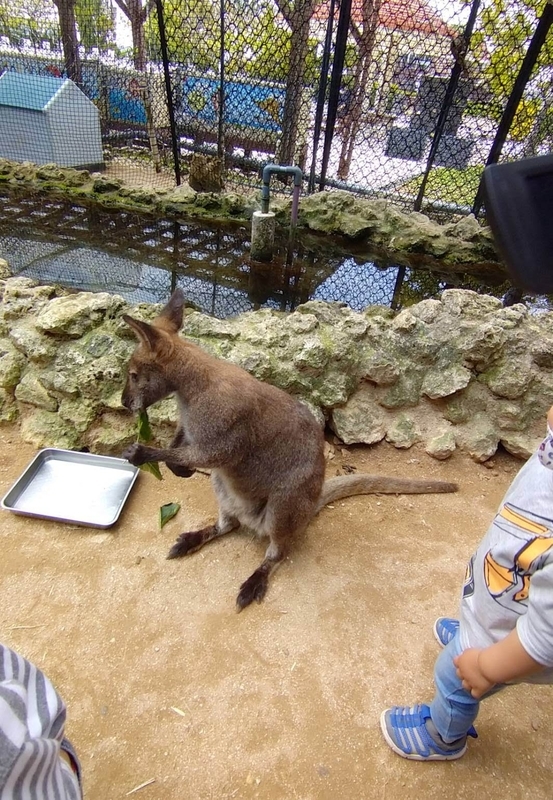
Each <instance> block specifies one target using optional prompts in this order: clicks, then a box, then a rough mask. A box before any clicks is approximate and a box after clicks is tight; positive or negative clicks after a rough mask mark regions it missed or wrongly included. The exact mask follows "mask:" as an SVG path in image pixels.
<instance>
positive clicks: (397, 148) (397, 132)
mask: <svg viewBox="0 0 553 800" xmlns="http://www.w3.org/2000/svg"><path fill="white" fill-rule="evenodd" d="M426 143H427V139H426V137H425V135H424V133H423V132H422V131H417V130H411V129H410V128H395V127H394V128H392V129H391V130H390V133H389V134H388V141H387V142H386V150H385V155H387V156H388V157H389V158H404V159H406V160H407V161H420V160H421V158H422V156H423V153H424V150H425V146H426Z"/></svg>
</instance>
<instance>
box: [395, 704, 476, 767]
mask: <svg viewBox="0 0 553 800" xmlns="http://www.w3.org/2000/svg"><path fill="white" fill-rule="evenodd" d="M380 727H381V728H382V733H383V734H384V738H385V739H386V742H387V744H388V745H389V746H390V747H391V748H392V750H393V751H394V753H397V754H398V756H401V757H402V758H409V759H411V760H412V761H454V760H455V759H456V758H461V756H463V755H464V754H465V752H466V749H467V736H472V737H473V738H474V739H476V737H477V736H478V734H477V733H476V731H475V730H474V728H471V729H470V730H469V731H468V733H467V736H462V737H461V738H460V739H457V740H456V741H455V742H452V743H451V744H448V743H447V742H444V740H443V739H442V737H441V736H440V734H439V733H438V731H437V730H436V727H435V725H434V723H433V722H432V720H431V718H430V708H429V707H428V706H427V705H422V704H421V705H416V706H411V707H409V706H404V707H402V706H394V707H393V708H388V709H386V711H383V712H382V716H381V717H380Z"/></svg>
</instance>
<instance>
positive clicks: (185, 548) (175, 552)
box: [167, 470, 240, 558]
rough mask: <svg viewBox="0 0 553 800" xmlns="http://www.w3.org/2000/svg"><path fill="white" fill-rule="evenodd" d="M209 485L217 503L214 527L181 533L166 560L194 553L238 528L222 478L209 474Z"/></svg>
mask: <svg viewBox="0 0 553 800" xmlns="http://www.w3.org/2000/svg"><path fill="white" fill-rule="evenodd" d="M211 483H212V485H213V489H214V491H215V495H216V497H217V500H218V502H219V519H218V520H217V523H216V524H215V525H208V526H207V528H202V529H201V530H199V531H187V532H186V533H181V535H180V536H179V538H178V539H177V541H176V542H175V544H174V545H173V547H172V548H171V549H170V550H169V553H168V554H167V558H180V556H187V555H189V553H195V552H196V550H199V549H200V548H201V547H203V546H204V544H207V542H210V541H211V540H212V539H218V538H219V536H224V535H225V534H226V533H230V532H231V531H235V530H236V529H237V528H239V527H240V521H239V520H238V518H237V517H236V516H235V515H234V513H233V509H232V505H231V503H230V498H229V494H228V491H227V488H226V486H225V482H224V480H223V479H222V477H221V476H220V475H219V474H218V473H217V472H216V471H215V470H214V471H213V472H212V474H211Z"/></svg>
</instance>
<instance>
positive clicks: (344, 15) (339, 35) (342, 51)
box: [319, 0, 351, 192]
mask: <svg viewBox="0 0 553 800" xmlns="http://www.w3.org/2000/svg"><path fill="white" fill-rule="evenodd" d="M350 16H351V0H342V3H341V4H340V16H339V18H338V29H337V31H336V45H335V48H334V62H333V64H332V75H331V78H330V92H329V96H328V106H327V111H326V128H325V140H324V148H323V161H322V164H321V177H320V181H319V191H321V192H322V190H323V189H324V187H325V180H326V172H327V169H328V161H329V158H330V148H331V147H332V139H333V137H334V125H335V124H336V112H337V110H338V100H339V98H340V87H341V85H342V71H343V69H344V60H345V56H346V44H347V40H348V30H349V20H350Z"/></svg>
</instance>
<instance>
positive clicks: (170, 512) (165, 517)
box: [159, 503, 180, 528]
mask: <svg viewBox="0 0 553 800" xmlns="http://www.w3.org/2000/svg"><path fill="white" fill-rule="evenodd" d="M179 511H180V503H165V505H164V506H161V508H160V509H159V527H160V528H163V526H164V525H165V523H166V522H169V520H170V519H173V517H174V516H175V514H178V512H179Z"/></svg>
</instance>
